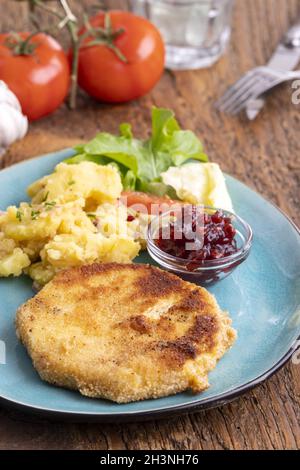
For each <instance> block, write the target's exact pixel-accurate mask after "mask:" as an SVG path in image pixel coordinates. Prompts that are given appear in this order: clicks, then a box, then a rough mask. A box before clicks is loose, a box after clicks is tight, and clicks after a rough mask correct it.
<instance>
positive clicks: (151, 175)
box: [66, 107, 208, 194]
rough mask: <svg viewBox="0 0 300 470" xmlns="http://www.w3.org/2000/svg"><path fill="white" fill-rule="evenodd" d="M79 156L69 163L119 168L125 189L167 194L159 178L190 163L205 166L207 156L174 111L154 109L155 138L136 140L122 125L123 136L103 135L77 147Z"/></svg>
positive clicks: (98, 135) (130, 130)
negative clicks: (96, 164) (95, 164)
mask: <svg viewBox="0 0 300 470" xmlns="http://www.w3.org/2000/svg"><path fill="white" fill-rule="evenodd" d="M75 150H76V152H77V155H75V157H72V158H69V159H68V160H66V162H67V163H70V164H76V163H80V162H82V161H93V162H95V163H98V164H100V165H106V164H109V163H113V162H114V164H116V165H117V166H118V168H119V170H120V174H121V176H122V183H123V186H124V188H125V189H132V190H133V189H140V190H142V191H146V190H147V191H150V192H155V193H156V194H158V193H159V194H163V193H164V194H166V193H167V192H168V188H165V187H164V185H163V184H162V183H161V181H160V175H161V173H162V172H164V171H166V170H167V169H168V168H169V167H170V166H181V165H182V164H184V163H185V162H187V161H188V160H198V161H201V162H206V161H207V160H208V158H207V156H206V155H205V153H204V152H203V146H202V143H201V142H200V140H199V139H198V137H197V136H196V135H195V134H194V133H193V132H192V131H188V130H181V129H180V126H179V124H178V122H177V121H176V119H175V116H174V113H173V111H171V110H169V109H164V108H156V107H154V108H153V109H152V135H151V137H150V138H149V139H147V140H139V139H136V138H134V136H133V133H132V128H131V125H130V124H128V123H123V124H121V125H120V135H119V136H115V135H112V134H109V133H107V132H100V133H99V134H97V135H96V137H95V138H94V139H92V140H91V141H90V142H88V143H87V144H85V145H80V146H77V147H75Z"/></svg>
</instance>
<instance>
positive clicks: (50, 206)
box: [45, 201, 56, 211]
mask: <svg viewBox="0 0 300 470" xmlns="http://www.w3.org/2000/svg"><path fill="white" fill-rule="evenodd" d="M54 206H56V202H55V201H51V202H45V207H46V211H50V210H51V209H52V208H53V207H54Z"/></svg>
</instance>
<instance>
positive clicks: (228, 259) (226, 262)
mask: <svg viewBox="0 0 300 470" xmlns="http://www.w3.org/2000/svg"><path fill="white" fill-rule="evenodd" d="M190 205H191V206H192V205H193V204H190ZM200 207H202V208H203V209H204V210H213V211H218V210H219V211H222V212H223V214H224V215H225V216H228V217H233V218H234V219H235V220H236V221H238V222H239V224H241V226H242V227H243V229H244V231H245V233H246V236H245V241H244V243H243V245H242V246H241V247H240V248H239V249H238V250H237V251H236V252H235V253H233V254H232V255H230V256H225V257H223V258H219V259H215V260H204V261H203V262H202V263H201V265H199V266H198V267H197V268H196V269H195V270H193V271H189V273H190V274H197V273H199V272H202V271H209V270H212V269H216V268H223V267H224V268H225V267H229V266H230V265H232V264H233V263H235V262H236V261H240V260H243V259H245V258H246V257H247V255H248V254H249V251H250V249H251V246H252V241H253V231H252V228H251V226H250V225H249V224H248V222H246V221H245V220H244V219H243V218H242V217H240V216H239V215H237V214H235V213H233V212H230V211H228V210H225V209H221V208H216V207H212V206H205V205H204V206H200ZM170 212H172V210H170V211H166V212H163V213H162V214H159V215H157V216H156V217H155V218H154V219H152V221H151V222H150V223H149V225H148V228H147V250H148V251H149V254H150V256H151V252H152V251H154V252H155V253H154V254H155V255H156V257H158V258H161V259H162V260H163V261H165V262H170V263H172V267H173V268H175V265H174V264H175V263H177V269H178V270H180V268H184V267H185V266H186V265H187V264H188V263H189V262H190V261H188V260H186V259H184V258H179V257H177V256H173V255H170V254H168V253H166V252H165V251H163V250H161V249H160V248H159V247H158V246H157V245H156V244H155V243H154V240H153V237H152V224H154V223H155V222H159V220H160V218H162V217H164V216H166V215H167V214H169V213H170ZM184 272H187V271H186V270H184Z"/></svg>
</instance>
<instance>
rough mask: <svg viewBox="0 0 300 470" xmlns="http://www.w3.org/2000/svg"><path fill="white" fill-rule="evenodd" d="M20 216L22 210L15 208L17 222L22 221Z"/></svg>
mask: <svg viewBox="0 0 300 470" xmlns="http://www.w3.org/2000/svg"><path fill="white" fill-rule="evenodd" d="M22 217H23V212H22V211H20V210H17V213H16V218H17V219H18V221H19V222H21V221H22Z"/></svg>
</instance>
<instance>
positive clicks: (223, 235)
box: [155, 206, 237, 271]
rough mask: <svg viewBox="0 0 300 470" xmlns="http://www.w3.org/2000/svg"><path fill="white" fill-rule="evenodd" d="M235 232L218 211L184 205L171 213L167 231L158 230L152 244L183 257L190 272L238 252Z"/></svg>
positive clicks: (230, 221)
mask: <svg viewBox="0 0 300 470" xmlns="http://www.w3.org/2000/svg"><path fill="white" fill-rule="evenodd" d="M235 235H236V230H235V228H234V226H233V224H232V220H231V218H230V217H228V216H227V215H224V213H223V212H222V211H221V210H219V211H216V212H214V213H211V214H209V213H207V212H204V210H203V209H202V208H199V207H196V206H184V207H183V208H182V209H181V210H180V213H179V212H177V213H176V214H175V213H174V217H173V219H172V218H171V219H170V223H169V226H168V235H167V236H166V229H165V228H160V230H159V233H158V237H157V239H156V240H155V244H156V245H157V246H158V248H160V249H161V250H162V251H164V252H165V253H168V254H170V255H173V256H176V257H178V258H183V259H186V260H187V261H189V262H190V263H189V264H188V266H187V269H189V270H191V271H193V270H194V269H196V268H197V267H198V266H201V265H203V262H205V261H208V260H216V259H220V258H225V257H226V256H230V255H232V254H234V253H236V252H237V243H236V239H235Z"/></svg>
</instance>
